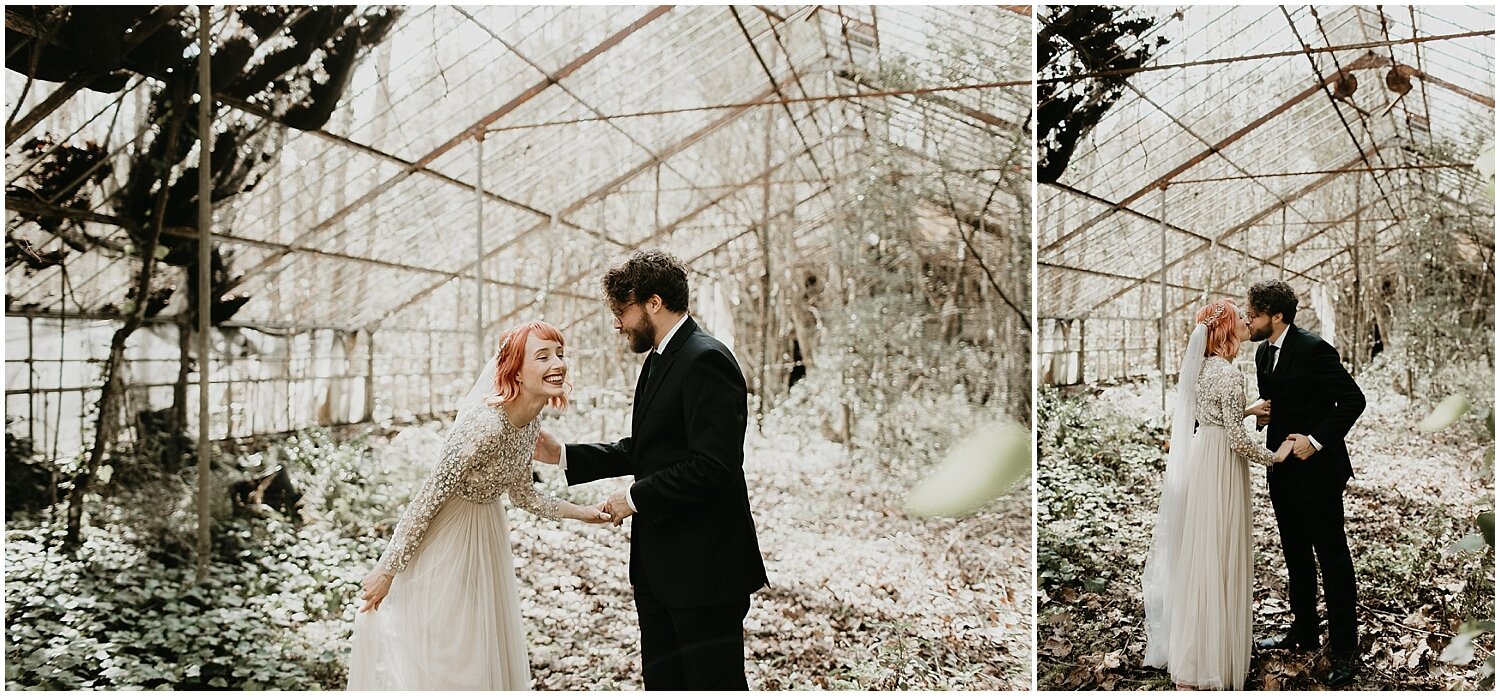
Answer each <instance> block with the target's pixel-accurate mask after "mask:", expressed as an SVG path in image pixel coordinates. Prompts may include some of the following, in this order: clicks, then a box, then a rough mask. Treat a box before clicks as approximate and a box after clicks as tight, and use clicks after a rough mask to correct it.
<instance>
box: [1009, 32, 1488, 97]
mask: <svg viewBox="0 0 1500 696" xmlns="http://www.w3.org/2000/svg"><path fill="white" fill-rule="evenodd" d="M1413 29H1415V26H1413ZM1494 34H1495V32H1494V30H1493V29H1491V30H1488V31H1466V32H1461V33H1458V34H1441V35H1437V36H1421V37H1413V38H1410V39H1391V40H1389V41H1364V42H1360V43H1352V44H1340V45H1338V46H1325V47H1321V48H1313V49H1311V52H1312V53H1336V52H1340V51H1357V50H1360V49H1370V48H1382V47H1385V46H1400V45H1402V44H1421V43H1428V42H1431V41H1454V40H1458V39H1472V38H1476V37H1480V36H1494ZM1303 53H1304V51H1302V50H1301V49H1297V50H1289V51H1274V52H1271V53H1252V54H1249V55H1244V56H1231V57H1227V58H1207V59H1204V60H1195V61H1188V62H1185V63H1165V64H1161V65H1145V66H1141V67H1139V68H1122V69H1118V70H1100V71H1098V72H1090V73H1079V74H1077V75H1066V76H1063V77H1046V78H1038V79H1037V82H1038V83H1043V82H1046V83H1051V82H1073V81H1076V80H1086V79H1091V78H1096V77H1113V76H1115V75H1135V74H1138V73H1146V72H1156V71H1159V70H1177V69H1179V68H1197V67H1202V66H1206V65H1224V64H1228V63H1243V62H1245V61H1252V60H1267V59H1270V58H1290V57H1292V56H1300V55H1303ZM1460 89H1461V88H1460ZM1480 103H1483V102H1480ZM1490 107H1491V108H1493V107H1494V103H1493V102H1491V104H1490Z"/></svg>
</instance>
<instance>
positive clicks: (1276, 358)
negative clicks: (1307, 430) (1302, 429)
mask: <svg viewBox="0 0 1500 696" xmlns="http://www.w3.org/2000/svg"><path fill="white" fill-rule="evenodd" d="M1291 332H1292V327H1291V326H1290V325H1288V326H1287V327H1286V329H1285V330H1284V331H1282V332H1281V335H1280V336H1277V337H1276V338H1275V339H1273V340H1272V341H1271V347H1272V348H1275V349H1276V352H1275V353H1272V354H1271V371H1272V372H1275V371H1276V366H1277V365H1279V364H1281V344H1282V343H1284V342H1285V341H1286V335H1287V334H1289V333H1291ZM1307 441H1308V442H1311V443H1312V446H1313V449H1315V450H1318V451H1319V452H1322V451H1323V445H1321V444H1318V439H1317V438H1315V437H1313V436H1312V435H1308V436H1307Z"/></svg>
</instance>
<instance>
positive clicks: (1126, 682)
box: [1037, 373, 1494, 690]
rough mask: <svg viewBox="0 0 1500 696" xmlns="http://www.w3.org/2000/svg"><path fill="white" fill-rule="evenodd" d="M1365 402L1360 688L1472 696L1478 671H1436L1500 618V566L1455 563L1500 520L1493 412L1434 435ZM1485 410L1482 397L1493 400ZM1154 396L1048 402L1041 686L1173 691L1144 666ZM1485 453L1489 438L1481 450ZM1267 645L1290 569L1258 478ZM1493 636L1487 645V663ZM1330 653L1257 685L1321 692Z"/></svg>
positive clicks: (1109, 394) (1359, 469)
mask: <svg viewBox="0 0 1500 696" xmlns="http://www.w3.org/2000/svg"><path fill="white" fill-rule="evenodd" d="M1360 381H1361V383H1362V385H1363V386H1364V389H1365V394H1366V397H1367V399H1368V402H1369V404H1368V406H1367V408H1366V411H1365V413H1364V415H1363V416H1362V417H1361V418H1360V420H1359V422H1358V423H1357V424H1356V426H1355V428H1354V430H1353V431H1352V432H1351V433H1350V440H1349V446H1350V451H1351V452H1352V453H1353V455H1354V466H1355V477H1356V478H1355V479H1354V480H1352V481H1351V482H1350V483H1349V486H1348V488H1347V491H1346V493H1345V498H1344V500H1345V517H1346V531H1347V534H1348V537H1349V543H1350V549H1351V552H1352V554H1353V556H1354V562H1355V573H1356V581H1357V583H1358V592H1359V627H1360V647H1361V650H1362V653H1363V660H1364V671H1363V673H1362V674H1361V675H1360V676H1359V678H1358V679H1357V681H1356V682H1355V683H1354V685H1353V687H1352V688H1358V689H1453V688H1458V689H1473V688H1475V685H1476V684H1477V679H1476V677H1475V671H1476V667H1475V666H1474V665H1468V666H1457V665H1453V664H1449V663H1447V662H1444V661H1442V660H1440V659H1439V656H1440V655H1441V654H1442V652H1443V649H1444V648H1445V647H1446V646H1447V644H1448V643H1449V641H1450V640H1451V638H1452V636H1453V635H1454V633H1455V631H1456V630H1457V629H1458V627H1459V626H1460V625H1461V624H1463V623H1464V622H1465V621H1467V620H1470V619H1473V618H1491V619H1493V617H1494V601H1493V597H1494V575H1493V574H1494V565H1493V556H1492V555H1489V552H1488V551H1485V552H1472V551H1452V550H1450V547H1452V546H1453V544H1454V543H1455V542H1457V541H1458V540H1459V539H1461V538H1463V537H1464V536H1466V535H1468V534H1470V533H1472V532H1474V531H1475V528H1474V522H1473V520H1474V518H1475V516H1476V515H1477V514H1478V513H1480V512H1482V511H1485V510H1492V509H1493V504H1494V503H1493V500H1494V474H1493V466H1492V465H1491V464H1487V463H1486V462H1485V459H1484V446H1483V445H1481V444H1480V442H1481V441H1482V440H1481V438H1482V436H1480V435H1478V433H1479V432H1480V431H1481V430H1482V429H1483V427H1484V425H1483V423H1484V414H1485V413H1486V412H1487V411H1488V409H1489V406H1488V405H1480V406H1477V407H1476V408H1475V409H1474V411H1475V412H1473V413H1470V414H1469V415H1468V416H1467V417H1466V418H1465V419H1464V420H1462V421H1460V422H1459V423H1458V424H1456V425H1455V426H1453V427H1451V428H1449V429H1447V430H1444V431H1442V432H1439V433H1436V434H1430V435H1429V434H1424V433H1420V432H1418V431H1417V429H1416V424H1417V422H1418V421H1420V420H1421V419H1422V417H1423V416H1425V415H1426V414H1427V412H1428V411H1429V410H1430V409H1431V404H1427V403H1425V402H1423V403H1418V402H1417V401H1414V400H1411V399H1408V398H1407V397H1404V396H1401V395H1399V394H1396V393H1394V392H1393V391H1392V390H1391V389H1389V388H1388V386H1387V385H1388V384H1389V382H1387V381H1385V380H1383V379H1382V378H1381V377H1380V376H1379V375H1378V374H1376V373H1367V374H1366V375H1365V376H1362V377H1361V380H1360ZM1487 400H1488V399H1486V401H1487ZM1159 404H1160V401H1159V396H1158V392H1157V387H1156V386H1155V385H1125V386H1120V387H1111V388H1105V389H1102V390H1097V391H1094V392H1090V393H1087V394H1079V395H1072V396H1061V395H1059V394H1058V393H1056V392H1050V393H1044V394H1043V396H1042V398H1041V399H1040V400H1039V406H1038V424H1039V426H1038V427H1039V431H1040V432H1039V447H1040V459H1039V463H1038V472H1037V491H1038V492H1037V495H1038V500H1037V514H1038V518H1037V525H1038V531H1037V533H1038V549H1037V552H1038V559H1039V560H1038V566H1039V567H1038V573H1039V588H1038V602H1039V608H1038V611H1039V616H1038V624H1039V625H1038V639H1037V640H1038V679H1039V685H1040V687H1041V688H1044V689H1142V688H1145V689H1169V688H1172V684H1171V681H1170V679H1169V678H1168V676H1167V674H1166V672H1165V671H1162V670H1155V669H1144V668H1142V667H1141V659H1142V655H1143V652H1144V647H1145V645H1144V643H1145V634H1144V629H1143V627H1142V613H1141V612H1142V609H1141V602H1140V569H1141V567H1142V566H1143V565H1144V562H1145V557H1146V552H1147V549H1148V547H1149V546H1150V535H1151V527H1152V524H1153V520H1154V517H1155V514H1156V503H1157V497H1158V495H1159V485H1160V476H1161V471H1162V466H1163V461H1162V450H1161V441H1162V440H1164V439H1165V431H1164V429H1163V428H1162V427H1160V425H1152V424H1148V423H1145V422H1143V421H1144V420H1145V419H1144V418H1143V417H1142V416H1141V414H1151V413H1157V412H1159V411H1160V410H1161V409H1160V405H1159ZM1483 441H1484V442H1487V441H1488V440H1487V439H1484V440H1483ZM1251 485H1252V489H1253V491H1254V493H1253V495H1254V499H1253V500H1252V503H1251V504H1252V508H1253V509H1252V514H1253V518H1254V527H1255V528H1254V536H1255V565H1256V576H1255V579H1254V598H1255V600H1254V601H1255V606H1254V616H1255V620H1254V624H1255V629H1256V632H1257V635H1265V634H1268V633H1272V632H1279V631H1281V630H1283V629H1285V627H1286V626H1287V625H1288V624H1289V623H1290V621H1291V615H1290V611H1289V609H1288V604H1287V599H1286V570H1285V564H1284V562H1283V560H1282V555H1281V548H1280V545H1279V542H1278V540H1277V535H1276V528H1275V520H1274V517H1273V515H1272V512H1271V506H1270V500H1269V498H1268V497H1267V494H1266V486H1265V474H1264V471H1262V470H1259V469H1258V468H1257V467H1252V480H1251ZM1493 649H1494V635H1493V633H1490V634H1489V635H1488V636H1487V637H1486V638H1484V639H1483V640H1482V641H1479V643H1478V645H1477V650H1476V654H1477V655H1478V657H1479V660H1480V661H1482V660H1483V659H1484V658H1485V657H1487V656H1489V655H1490V654H1491V653H1492V652H1493ZM1325 665H1326V658H1325V657H1323V656H1321V655H1289V654H1286V653H1261V652H1256V653H1255V654H1253V655H1252V660H1251V665H1250V674H1249V678H1248V680H1247V683H1246V688H1248V689H1264V690H1271V689H1319V688H1322V686H1321V685H1320V684H1319V683H1318V681H1317V678H1316V674H1317V672H1318V671H1320V670H1321V669H1323V667H1324V666H1325Z"/></svg>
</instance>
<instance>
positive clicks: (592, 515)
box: [578, 503, 615, 524]
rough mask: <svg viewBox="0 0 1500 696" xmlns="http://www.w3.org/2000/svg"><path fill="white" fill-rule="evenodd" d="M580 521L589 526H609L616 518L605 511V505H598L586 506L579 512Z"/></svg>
mask: <svg viewBox="0 0 1500 696" xmlns="http://www.w3.org/2000/svg"><path fill="white" fill-rule="evenodd" d="M578 519H580V520H582V521H584V522H587V523H589V524H609V523H610V522H613V521H614V519H615V518H614V517H613V516H612V515H610V514H609V511H608V510H605V509H604V503H600V504H598V505H585V506H583V507H582V508H581V509H580V510H579V515H578Z"/></svg>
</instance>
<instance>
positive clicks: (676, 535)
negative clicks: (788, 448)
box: [567, 318, 766, 608]
mask: <svg viewBox="0 0 1500 696" xmlns="http://www.w3.org/2000/svg"><path fill="white" fill-rule="evenodd" d="M648 372H649V373H650V379H649V380H648V379H647V373H648ZM747 420H748V414H747V407H746V390H745V378H744V376H743V375H742V374H741V373H740V368H739V363H738V362H737V361H736V360H735V357H734V354H733V353H731V352H730V351H729V349H728V348H727V347H725V346H724V344H723V343H720V342H719V341H718V340H716V339H714V338H713V337H712V336H709V335H708V334H707V333H706V332H704V331H702V330H701V329H699V328H698V324H697V323H696V322H694V321H693V320H692V319H691V318H688V319H687V320H686V321H684V322H683V324H682V326H681V327H680V328H678V329H677V333H676V334H673V336H672V340H671V341H670V342H669V343H668V344H667V346H666V348H665V349H664V350H663V351H662V354H661V355H657V354H656V353H655V351H651V352H649V353H648V354H647V358H646V366H645V367H644V368H643V369H642V370H641V376H640V378H639V379H638V380H637V382H636V387H635V405H634V409H633V412H632V420H631V436H630V437H627V438H625V439H623V440H620V441H618V442H611V443H597V444H571V445H568V446H567V451H568V470H567V476H568V485H574V484H578V483H586V482H589V481H595V480H598V479H602V478H610V477H614V476H624V475H627V474H629V475H634V476H635V483H634V484H633V485H632V486H631V487H630V497H631V500H632V501H634V503H635V506H636V508H637V513H636V514H635V516H634V518H633V519H634V521H633V522H632V523H631V537H630V583H631V584H632V585H644V586H646V587H648V588H649V589H650V590H651V591H652V593H653V594H655V595H656V596H657V597H658V598H659V599H660V600H661V602H662V603H663V604H665V605H667V606H668V607H673V608H680V607H694V606H706V605H711V604H727V603H730V602H734V601H739V600H743V599H744V597H745V596H746V595H749V594H750V593H752V592H755V591H756V590H757V589H759V588H761V587H762V586H764V585H765V584H766V568H765V564H764V563H763V562H762V560H761V556H760V544H759V542H757V541H756V538H755V522H754V520H753V519H752V518H751V515H750V496H749V492H748V490H747V488H746V485H745V469H744V462H745V447H744V446H745V425H746V422H747Z"/></svg>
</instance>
